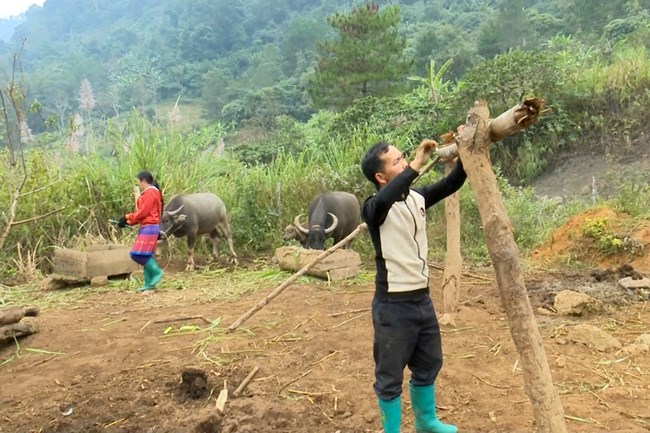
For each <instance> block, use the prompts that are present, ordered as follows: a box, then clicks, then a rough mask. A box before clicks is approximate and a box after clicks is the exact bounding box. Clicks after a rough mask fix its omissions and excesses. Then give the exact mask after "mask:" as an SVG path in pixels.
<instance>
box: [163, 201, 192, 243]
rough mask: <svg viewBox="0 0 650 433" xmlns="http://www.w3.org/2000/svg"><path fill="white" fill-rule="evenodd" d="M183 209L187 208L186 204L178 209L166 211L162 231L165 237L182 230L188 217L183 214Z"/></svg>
mask: <svg viewBox="0 0 650 433" xmlns="http://www.w3.org/2000/svg"><path fill="white" fill-rule="evenodd" d="M183 207H185V205H184V204H182V205H181V206H180V207H179V208H178V209H175V210H165V211H164V212H163V214H162V220H161V224H160V231H161V232H163V233H164V234H165V237H166V236H167V235H169V234H172V233H174V231H176V230H178V229H179V228H181V227H182V226H183V223H184V222H185V220H187V215H185V214H182V213H181V210H183Z"/></svg>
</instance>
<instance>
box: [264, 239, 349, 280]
mask: <svg viewBox="0 0 650 433" xmlns="http://www.w3.org/2000/svg"><path fill="white" fill-rule="evenodd" d="M321 253H322V251H319V250H307V249H304V248H300V247H295V246H286V247H280V248H278V249H276V250H275V258H276V260H277V261H278V265H279V266H280V269H283V270H285V271H291V272H296V271H298V270H300V269H301V268H303V267H304V266H305V265H307V264H308V263H310V262H311V261H312V260H314V259H315V258H316V257H317V256H319V255H320V254H321ZM360 268H361V258H360V257H359V253H357V252H356V251H353V250H346V249H339V250H336V251H334V252H333V253H332V254H331V255H330V256H328V257H326V258H325V259H323V261H321V262H320V263H318V264H316V265H314V267H313V268H311V269H310V270H309V271H308V272H307V274H308V275H311V276H314V277H319V278H324V279H328V280H331V281H340V280H345V279H347V278H352V277H354V276H356V275H357V274H359V271H360Z"/></svg>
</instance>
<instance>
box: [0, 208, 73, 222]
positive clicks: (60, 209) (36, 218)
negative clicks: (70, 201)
mask: <svg viewBox="0 0 650 433" xmlns="http://www.w3.org/2000/svg"><path fill="white" fill-rule="evenodd" d="M67 208H68V206H65V207H61V208H58V209H55V210H53V211H50V212H48V213H45V214H43V215H38V216H35V217H32V218H27V219H24V220H20V221H13V222H12V223H11V227H16V226H19V225H22V224H27V223H31V222H34V221H38V220H42V219H43V218H47V217H49V216H52V215H54V214H56V213H59V212H61V211H62V210H65V209H67Z"/></svg>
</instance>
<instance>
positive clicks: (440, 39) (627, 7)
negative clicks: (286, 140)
mask: <svg viewBox="0 0 650 433" xmlns="http://www.w3.org/2000/svg"><path fill="white" fill-rule="evenodd" d="M359 3H362V2H359ZM378 3H379V4H386V3H389V2H387V1H379V2H378ZM390 3H394V2H390ZM397 3H398V4H399V6H400V13H401V17H402V25H401V29H400V31H401V33H402V34H403V35H404V36H405V37H406V38H407V41H408V48H407V55H408V56H412V59H413V73H415V74H416V75H419V76H423V75H425V74H426V66H427V65H428V64H429V60H430V59H433V60H435V61H436V64H438V65H441V64H442V63H444V62H445V61H447V60H448V59H453V64H452V65H451V67H450V69H449V70H448V71H447V74H446V78H448V79H451V80H458V79H460V78H461V77H462V76H463V74H464V73H465V72H466V71H467V70H468V69H469V68H471V67H472V66H474V65H476V64H477V63H478V62H480V61H482V60H483V59H489V58H491V57H493V56H494V55H496V54H498V53H501V52H506V51H508V50H510V49H512V48H523V49H525V50H534V49H537V48H542V47H546V46H548V41H549V39H550V38H552V37H554V36H556V35H565V36H568V35H571V37H572V38H574V39H575V40H580V41H583V42H586V43H590V44H591V43H595V42H597V41H600V40H604V41H606V42H607V43H608V44H611V43H615V42H616V41H618V40H620V39H621V38H622V37H624V36H625V35H626V34H629V33H630V32H633V31H634V30H635V29H638V28H639V27H642V26H643V25H644V23H647V10H648V9H649V7H650V0H642V1H627V0H616V1H611V2H607V4H601V5H599V6H598V7H591V6H590V5H591V4H592V2H590V1H588V0H572V1H570V2H565V1H558V0H554V1H539V0H526V1H524V0H502V1H497V0H463V1H448V0H436V1H424V0H402V1H398V2H397ZM350 7H351V3H350V2H349V1H343V0H282V1H269V0H249V1H243V0H199V1H193V2H187V1H184V0H169V1H165V2H159V1H155V0H116V1H113V0H95V1H92V2H90V1H81V0H47V1H46V2H45V4H44V6H43V7H42V8H38V7H35V8H32V9H30V10H29V11H28V12H27V13H26V14H25V16H24V21H23V22H22V23H21V24H20V25H19V26H18V27H17V28H16V31H15V34H14V35H13V38H12V42H13V46H14V47H18V46H19V45H20V43H21V41H23V40H26V45H25V47H24V50H23V59H24V61H25V69H26V71H27V75H26V79H27V80H28V82H29V84H30V89H31V95H32V96H33V97H34V98H36V99H38V100H39V101H40V102H41V104H42V105H43V109H44V112H43V116H41V120H40V122H39V121H38V120H37V119H31V120H30V127H31V128H32V129H33V130H34V131H36V132H38V131H41V130H44V129H45V127H46V125H45V119H47V118H48V117H49V116H54V117H56V118H57V119H58V120H59V123H60V124H65V123H66V122H65V121H63V119H64V118H66V117H68V116H70V115H72V114H74V112H75V111H76V110H77V109H78V105H79V102H78V89H79V85H80V83H81V81H82V80H84V79H88V80H89V82H90V83H91V85H92V88H93V89H94V92H95V97H96V108H95V115H96V116H98V117H114V116H119V115H120V114H121V113H122V112H124V111H129V110H131V108H132V107H137V108H138V109H140V110H141V111H143V112H144V111H147V110H149V109H151V108H153V109H154V110H155V108H156V105H157V103H158V102H160V101H165V100H171V101H174V100H176V98H178V97H179V96H180V97H182V98H184V99H187V98H189V99H193V100H196V101H198V103H199V105H200V106H201V107H202V109H203V114H204V116H206V118H207V119H209V120H223V121H226V122H235V123H236V124H240V123H241V122H244V121H246V120H251V119H258V118H264V117H265V116H269V115H271V114H270V113H268V111H267V112H265V111H264V109H259V108H258V109H255V108H254V106H255V105H259V103H260V101H263V105H265V106H273V107H274V108H273V113H272V115H280V114H288V115H290V116H292V117H293V118H296V119H298V120H301V121H305V120H307V118H308V117H309V116H310V115H311V114H312V113H313V112H314V111H315V108H314V106H313V104H312V103H311V100H310V98H309V96H308V95H306V85H307V82H308V77H309V76H310V74H311V73H312V71H313V67H314V62H315V52H316V47H317V45H318V43H320V42H322V41H323V40H325V39H326V38H329V37H331V36H332V35H333V31H332V29H331V28H330V27H329V26H328V25H327V22H326V18H327V17H328V16H330V15H331V14H333V13H334V12H335V11H339V10H349V9H350ZM262 123H264V121H262ZM266 123H268V122H266Z"/></svg>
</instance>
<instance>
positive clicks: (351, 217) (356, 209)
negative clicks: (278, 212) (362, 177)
mask: <svg viewBox="0 0 650 433" xmlns="http://www.w3.org/2000/svg"><path fill="white" fill-rule="evenodd" d="M301 217H302V215H298V216H297V217H296V218H295V220H294V221H293V225H294V227H296V228H297V229H298V231H299V232H300V235H302V236H300V235H299V237H298V238H297V239H298V240H299V241H300V240H301V238H302V237H304V239H305V240H304V244H303V246H304V247H305V248H307V249H312V250H323V249H325V239H327V238H329V237H331V238H334V243H338V242H339V241H341V240H342V239H343V238H345V237H346V236H347V235H349V234H350V233H352V231H354V229H355V228H357V225H358V224H359V217H360V206H359V200H357V198H356V196H355V195H354V194H350V193H348V192H342V191H332V192H324V193H322V194H320V195H319V196H317V197H316V198H315V199H314V200H312V202H311V203H310V204H309V218H308V224H307V227H305V226H303V225H302V224H301V223H300V218H301ZM287 234H288V233H287V231H286V230H285V237H286V236H287ZM301 243H302V242H301ZM346 247H347V248H350V244H348V245H347V246H346Z"/></svg>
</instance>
